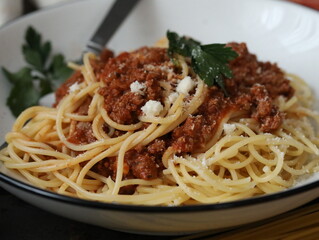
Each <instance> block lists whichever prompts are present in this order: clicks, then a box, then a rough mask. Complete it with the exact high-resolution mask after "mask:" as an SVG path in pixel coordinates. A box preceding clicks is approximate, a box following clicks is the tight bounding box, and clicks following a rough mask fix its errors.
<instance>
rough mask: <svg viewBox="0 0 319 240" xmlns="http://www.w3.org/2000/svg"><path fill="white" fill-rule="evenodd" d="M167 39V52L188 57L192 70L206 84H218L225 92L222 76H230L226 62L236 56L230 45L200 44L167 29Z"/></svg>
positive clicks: (171, 55)
mask: <svg viewBox="0 0 319 240" xmlns="http://www.w3.org/2000/svg"><path fill="white" fill-rule="evenodd" d="M167 39H168V40H169V47H168V54H169V56H170V57H171V58H174V55H175V54H179V55H182V56H184V57H189V58H190V59H191V66H192V68H193V70H194V72H195V73H196V74H197V75H198V76H199V77H200V78H201V79H202V80H203V81H204V82H205V83H206V84H207V85H208V86H212V85H218V86H219V87H220V88H221V89H222V90H223V91H224V93H225V94H227V93H226V89H225V85H224V77H226V78H231V77H232V76H233V75H232V71H231V69H230V68H229V66H228V62H229V61H230V60H233V59H234V58H236V57H238V54H237V53H236V52H235V51H234V50H232V48H231V47H226V45H225V44H219V43H215V44H208V45H201V44H200V42H198V41H195V40H193V39H190V38H186V37H180V36H178V34H177V33H175V32H170V31H167Z"/></svg>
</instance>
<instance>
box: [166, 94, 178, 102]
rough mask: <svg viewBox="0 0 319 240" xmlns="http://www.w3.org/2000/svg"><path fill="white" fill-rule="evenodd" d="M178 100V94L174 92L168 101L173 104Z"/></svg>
mask: <svg viewBox="0 0 319 240" xmlns="http://www.w3.org/2000/svg"><path fill="white" fill-rule="evenodd" d="M177 98H178V93H177V92H172V93H171V94H170V95H169V96H168V101H169V102H170V103H171V104H173V103H174V102H175V101H176V99H177Z"/></svg>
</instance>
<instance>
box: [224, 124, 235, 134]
mask: <svg viewBox="0 0 319 240" xmlns="http://www.w3.org/2000/svg"><path fill="white" fill-rule="evenodd" d="M223 128H224V132H225V134H226V135H230V134H232V133H233V132H234V131H235V130H236V125H235V124H229V123H224V125H223Z"/></svg>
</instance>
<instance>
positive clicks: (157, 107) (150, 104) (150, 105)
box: [141, 100, 163, 117]
mask: <svg viewBox="0 0 319 240" xmlns="http://www.w3.org/2000/svg"><path fill="white" fill-rule="evenodd" d="M141 110H142V111H143V112H144V114H145V115H146V116H147V117H154V116H158V115H159V114H160V113H161V111H162V110H163V105H162V104H161V103H160V102H159V101H154V100H149V101H147V102H146V103H145V105H144V106H143V107H142V108H141Z"/></svg>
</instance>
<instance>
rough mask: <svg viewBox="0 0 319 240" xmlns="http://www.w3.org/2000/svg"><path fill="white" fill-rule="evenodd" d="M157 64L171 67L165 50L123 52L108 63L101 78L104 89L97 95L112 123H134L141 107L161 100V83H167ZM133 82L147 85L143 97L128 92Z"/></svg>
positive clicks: (147, 49)
mask: <svg viewBox="0 0 319 240" xmlns="http://www.w3.org/2000/svg"><path fill="white" fill-rule="evenodd" d="M157 65H160V66H162V65H167V66H169V65H170V62H169V58H168V57H167V54H166V50H165V49H161V48H146V47H145V48H141V49H139V50H137V51H135V52H132V53H128V52H124V53H122V54H120V55H119V56H118V57H116V58H112V59H110V60H109V61H108V62H107V64H106V65H105V68H104V72H103V76H102V81H103V82H104V83H105V85H106V86H105V87H104V88H102V89H101V90H100V91H99V93H100V94H101V95H102V96H103V97H104V101H105V105H104V107H105V109H106V111H107V112H108V113H109V116H110V117H111V119H112V120H113V121H115V122H117V123H120V124H132V123H136V122H138V118H137V117H138V116H139V115H140V114H141V107H142V106H143V105H144V104H145V103H146V102H147V101H148V100H157V101H163V96H162V90H161V87H160V81H162V80H163V81H165V80H167V74H166V73H164V72H163V71H162V70H160V68H157V67H156V66H157ZM135 81H138V82H140V83H144V84H145V85H146V90H145V92H144V94H137V93H132V92H131V91H130V85H131V83H133V82H135Z"/></svg>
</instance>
